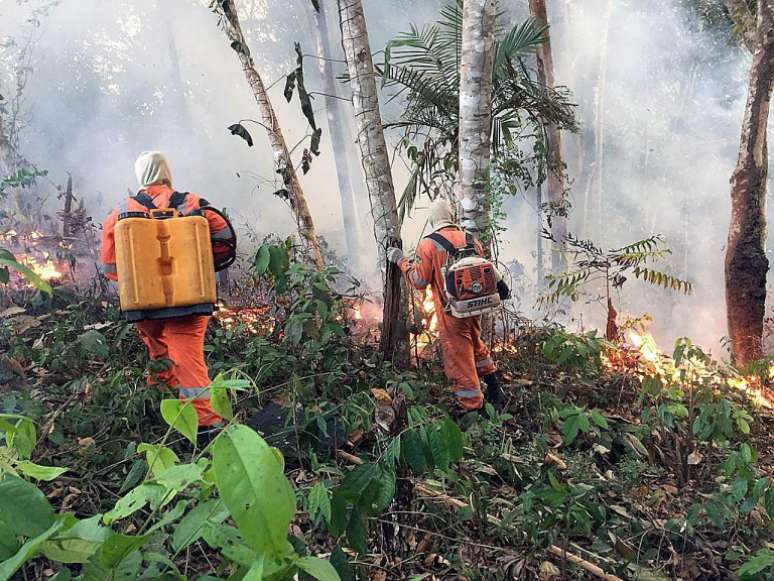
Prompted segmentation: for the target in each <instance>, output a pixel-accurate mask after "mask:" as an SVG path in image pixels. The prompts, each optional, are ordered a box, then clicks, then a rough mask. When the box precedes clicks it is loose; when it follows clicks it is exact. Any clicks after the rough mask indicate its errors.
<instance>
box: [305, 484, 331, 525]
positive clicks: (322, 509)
mask: <svg viewBox="0 0 774 581" xmlns="http://www.w3.org/2000/svg"><path fill="white" fill-rule="evenodd" d="M308 502H309V519H310V520H314V519H315V518H316V517H317V514H318V513H319V514H321V515H322V517H323V518H324V519H325V522H330V520H331V500H330V497H329V496H328V488H327V487H326V486H325V484H323V483H322V482H318V483H317V484H315V485H314V486H313V487H312V489H311V490H310V491H309V501H308Z"/></svg>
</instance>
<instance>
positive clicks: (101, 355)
mask: <svg viewBox="0 0 774 581" xmlns="http://www.w3.org/2000/svg"><path fill="white" fill-rule="evenodd" d="M78 345H79V346H80V348H81V351H82V352H83V353H84V354H85V355H89V356H91V357H94V358H96V359H107V357H108V356H109V355H110V347H109V346H108V343H107V339H106V338H105V336H104V335H103V334H102V333H100V332H99V331H97V330H96V329H90V330H88V331H86V332H85V333H81V334H80V335H78Z"/></svg>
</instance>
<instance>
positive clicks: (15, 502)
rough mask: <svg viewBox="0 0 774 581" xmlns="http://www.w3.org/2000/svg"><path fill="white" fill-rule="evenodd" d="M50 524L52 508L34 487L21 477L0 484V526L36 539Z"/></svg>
mask: <svg viewBox="0 0 774 581" xmlns="http://www.w3.org/2000/svg"><path fill="white" fill-rule="evenodd" d="M53 522H54V509H53V508H51V504H49V502H48V499H46V497H45V496H44V495H43V493H42V492H41V491H40V490H39V489H38V487H37V486H35V485H34V484H32V483H30V482H27V481H26V480H22V479H21V478H13V477H12V478H6V479H4V480H2V481H0V527H2V528H3V529H7V530H11V531H13V533H14V534H16V535H22V536H25V537H37V536H38V535H41V534H43V532H44V531H46V530H47V529H49V528H50V527H51V525H52V524H53Z"/></svg>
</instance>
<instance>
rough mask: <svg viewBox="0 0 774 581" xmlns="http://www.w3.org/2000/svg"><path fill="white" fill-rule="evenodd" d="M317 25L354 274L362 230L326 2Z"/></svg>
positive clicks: (321, 71) (343, 212)
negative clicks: (350, 166) (335, 70)
mask: <svg viewBox="0 0 774 581" xmlns="http://www.w3.org/2000/svg"><path fill="white" fill-rule="evenodd" d="M316 21H317V47H318V51H317V52H318V53H319V56H320V57H321V58H319V60H318V62H319V63H320V76H321V77H322V80H323V87H324V89H323V90H324V91H325V114H326V117H327V118H328V130H329V131H330V139H331V150H332V151H333V156H334V160H335V165H336V179H337V181H338V185H339V196H340V198H341V214H342V218H343V222H344V235H345V237H346V243H347V256H348V257H349V261H350V266H351V267H352V269H353V270H354V271H355V272H358V271H359V270H360V268H361V264H360V257H361V254H362V248H361V246H360V227H359V223H360V222H359V220H358V218H357V212H356V210H355V195H354V191H353V189H354V188H353V183H352V180H351V177H350V170H349V155H348V151H349V149H350V146H349V142H350V138H349V137H348V136H347V134H346V131H345V127H346V125H345V124H344V121H345V119H346V116H347V115H349V114H350V111H349V108H348V107H347V108H346V109H345V107H344V106H342V102H341V100H340V99H339V98H338V93H339V92H338V86H337V83H336V76H335V73H334V71H333V51H332V50H331V43H330V38H329V34H328V22H327V15H326V9H325V2H320V10H319V11H318V12H316Z"/></svg>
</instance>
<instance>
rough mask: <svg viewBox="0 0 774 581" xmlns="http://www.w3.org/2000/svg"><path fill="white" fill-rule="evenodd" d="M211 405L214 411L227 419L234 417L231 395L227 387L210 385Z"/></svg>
mask: <svg viewBox="0 0 774 581" xmlns="http://www.w3.org/2000/svg"><path fill="white" fill-rule="evenodd" d="M210 405H211V406H212V409H213V411H214V412H215V413H216V414H218V415H219V416H220V417H221V418H224V419H226V420H233V419H234V409H233V407H232V406H231V397H230V396H229V392H228V390H227V389H226V388H225V387H210Z"/></svg>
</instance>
